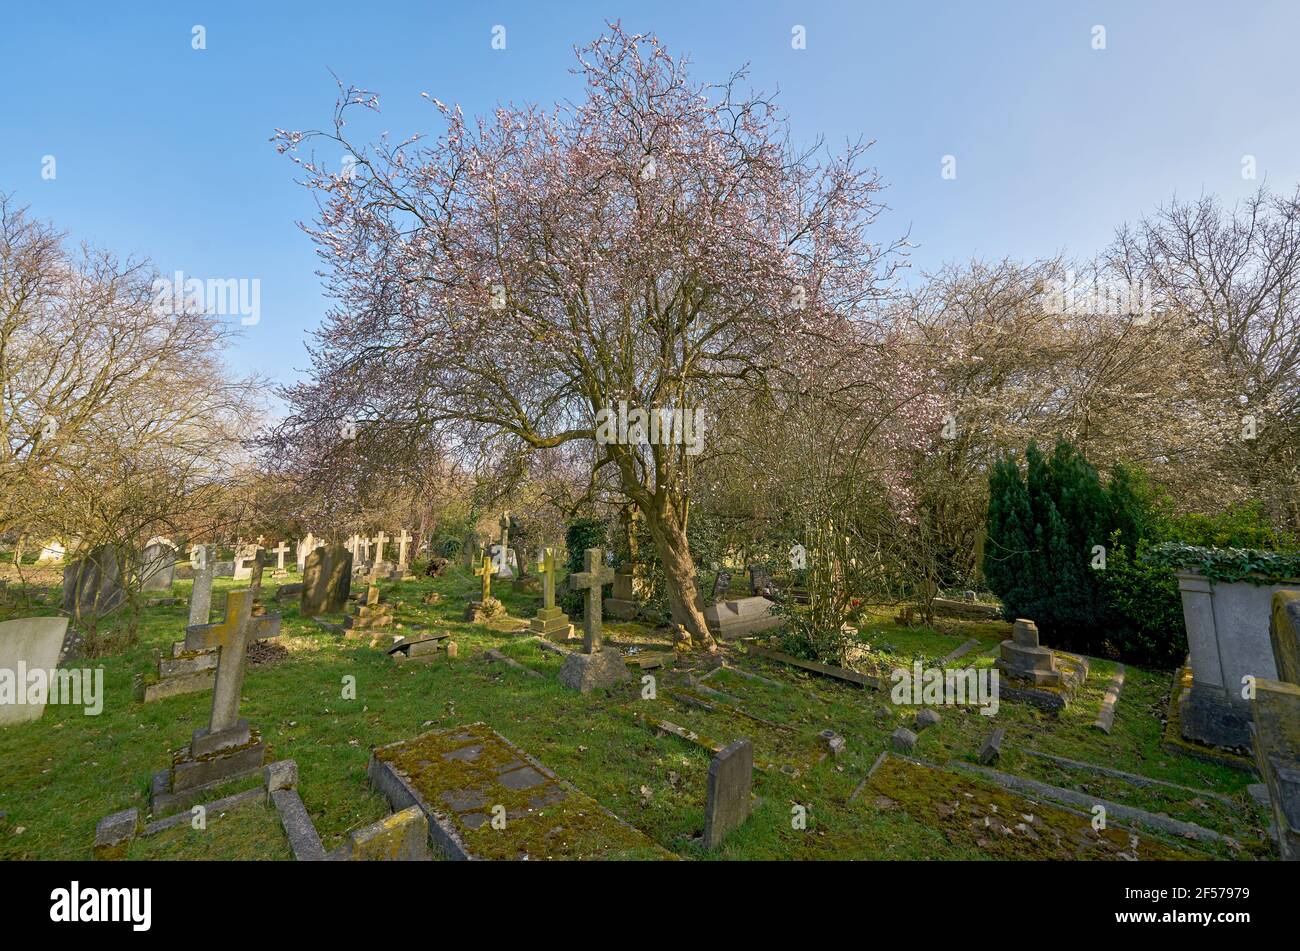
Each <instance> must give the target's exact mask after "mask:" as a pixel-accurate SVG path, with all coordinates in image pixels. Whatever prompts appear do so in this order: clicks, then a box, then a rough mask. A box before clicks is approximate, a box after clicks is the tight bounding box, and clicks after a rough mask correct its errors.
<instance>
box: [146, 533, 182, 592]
mask: <svg viewBox="0 0 1300 951" xmlns="http://www.w3.org/2000/svg"><path fill="white" fill-rule="evenodd" d="M175 580H176V546H174V545H173V544H172V543H171V542H169V541H167V540H166V539H162V538H155V539H151V540H150V541H149V544H147V545H145V546H144V551H142V552H141V553H140V590H142V591H170V590H171V589H172V582H174V581H175Z"/></svg>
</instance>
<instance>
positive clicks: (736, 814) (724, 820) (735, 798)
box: [704, 740, 754, 849]
mask: <svg viewBox="0 0 1300 951" xmlns="http://www.w3.org/2000/svg"><path fill="white" fill-rule="evenodd" d="M753 783H754V744H753V743H751V742H750V741H749V740H737V741H736V742H734V743H732V744H731V745H730V746H728V747H727V748H726V749H724V750H722V751H721V752H720V753H718V754H717V755H716V756H714V757H713V761H712V762H711V763H709V779H708V787H707V792H706V796H705V802H704V847H705V848H706V849H716V848H717V847H718V846H719V845H721V844H722V840H723V839H724V838H726V837H727V834H728V833H729V832H731V831H732V830H733V829H737V828H739V827H740V826H741V825H743V824H744V822H745V820H746V819H748V818H749V810H750V802H749V797H750V790H751V788H752V786H753Z"/></svg>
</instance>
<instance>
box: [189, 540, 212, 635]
mask: <svg viewBox="0 0 1300 951" xmlns="http://www.w3.org/2000/svg"><path fill="white" fill-rule="evenodd" d="M190 566H191V567H192V568H193V569H194V587H193V588H191V589H190V620H189V623H190V624H191V625H194V624H207V623H208V621H209V620H211V615H212V578H213V576H214V575H215V573H216V570H217V549H216V546H214V545H195V546H194V547H193V548H191V549H190Z"/></svg>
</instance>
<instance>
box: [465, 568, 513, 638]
mask: <svg viewBox="0 0 1300 951" xmlns="http://www.w3.org/2000/svg"><path fill="white" fill-rule="evenodd" d="M493 573H494V572H493V568H492V559H491V558H489V557H488V556H487V555H484V556H483V562H482V564H480V565H479V566H478V567H477V568H475V569H474V576H475V577H476V578H478V579H479V581H480V583H481V586H480V591H479V599H478V600H477V601H475V600H473V599H472V598H471V599H470V600H469V601H468V602H467V603H466V605H465V615H464V618H465V620H466V621H469V622H471V623H474V624H481V623H483V622H484V621H490V620H492V619H493V618H496V617H500V616H501V615H503V614H505V613H506V606H505V605H504V604H502V603H501V602H500V600H498V599H497V598H494V597H492V575H493Z"/></svg>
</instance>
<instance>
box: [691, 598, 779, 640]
mask: <svg viewBox="0 0 1300 951" xmlns="http://www.w3.org/2000/svg"><path fill="white" fill-rule="evenodd" d="M775 607H776V605H775V604H774V603H773V602H771V601H769V600H768V599H767V598H764V597H761V596H755V597H752V598H737V599H736V600H733V601H718V602H716V603H714V604H710V605H709V606H708V607H707V608H705V609H704V620H705V623H707V624H708V625H709V633H710V634H712V635H713V636H714V637H717V638H721V639H722V640H725V641H734V640H736V639H737V638H740V637H751V636H753V635H754V634H761V633H762V632H763V631H770V630H772V629H773V628H777V627H780V626H781V625H782V624H784V623H785V618H783V617H781V615H779V614H777V613H775V611H774V610H773V609H774V608H775Z"/></svg>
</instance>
